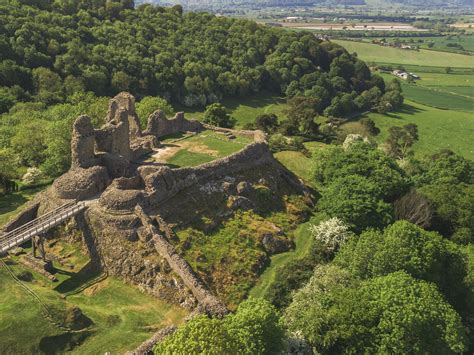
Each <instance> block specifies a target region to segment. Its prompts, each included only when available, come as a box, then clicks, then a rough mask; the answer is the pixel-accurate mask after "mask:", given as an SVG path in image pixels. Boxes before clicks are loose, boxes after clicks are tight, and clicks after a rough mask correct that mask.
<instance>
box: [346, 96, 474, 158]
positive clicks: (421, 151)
mask: <svg viewBox="0 0 474 355" xmlns="http://www.w3.org/2000/svg"><path fill="white" fill-rule="evenodd" d="M366 117H370V118H372V119H373V120H374V122H375V124H376V126H377V127H379V128H380V130H381V133H380V135H378V136H377V138H376V139H377V141H378V142H379V143H382V142H384V141H385V139H386V138H387V136H388V129H389V128H390V127H392V126H403V125H406V124H408V123H415V124H416V125H417V126H418V130H419V136H420V140H419V141H418V142H417V143H415V145H414V146H413V149H414V151H415V155H416V156H418V157H421V156H423V155H425V154H432V153H435V152H436V151H439V150H440V149H450V150H452V151H454V152H456V153H458V154H461V155H463V156H464V157H466V158H468V159H471V160H472V159H474V145H473V144H472V137H474V115H473V114H472V113H467V112H459V111H453V110H440V109H437V108H434V107H430V106H426V105H422V104H419V103H416V102H413V101H410V100H405V105H404V107H403V110H401V111H400V112H394V113H389V114H387V115H381V114H378V113H369V114H367V115H366ZM353 124H354V123H353V122H351V123H349V125H353ZM356 124H357V123H356Z"/></svg>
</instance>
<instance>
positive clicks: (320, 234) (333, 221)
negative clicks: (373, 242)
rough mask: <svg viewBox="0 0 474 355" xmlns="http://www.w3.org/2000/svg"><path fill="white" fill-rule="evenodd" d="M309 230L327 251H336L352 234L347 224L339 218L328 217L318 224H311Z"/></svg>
mask: <svg viewBox="0 0 474 355" xmlns="http://www.w3.org/2000/svg"><path fill="white" fill-rule="evenodd" d="M309 232H310V233H311V235H312V237H313V238H314V239H315V240H317V241H319V242H321V243H322V244H323V245H324V246H325V247H326V249H327V250H328V252H329V253H334V252H336V251H337V250H338V249H339V247H340V246H341V245H343V244H344V243H345V242H346V241H347V240H348V239H349V238H350V237H351V236H352V232H351V231H350V229H349V226H347V225H346V224H345V223H344V222H343V221H341V220H340V219H339V218H330V219H328V220H326V221H323V222H321V223H319V224H318V225H314V224H311V225H310V226H309Z"/></svg>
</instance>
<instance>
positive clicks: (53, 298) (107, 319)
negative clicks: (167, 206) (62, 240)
mask: <svg viewBox="0 0 474 355" xmlns="http://www.w3.org/2000/svg"><path fill="white" fill-rule="evenodd" d="M63 248H64V249H63ZM60 254H67V255H70V258H69V260H68V262H71V263H73V264H74V265H75V266H74V268H72V269H70V268H67V269H65V268H64V267H62V273H61V274H57V276H58V278H59V282H58V283H51V282H50V281H48V280H47V279H45V278H44V277H42V276H41V275H39V274H36V273H33V274H34V277H35V280H34V282H30V283H26V284H27V285H28V286H29V287H30V288H31V289H33V290H34V291H35V292H36V293H37V294H38V295H39V296H40V298H41V300H42V301H43V302H44V303H46V304H48V305H49V306H50V307H52V308H53V309H57V310H60V312H59V313H58V314H60V313H61V311H64V309H65V308H66V307H67V306H77V307H79V308H80V309H81V310H82V311H83V313H84V314H85V315H86V316H87V317H89V318H90V319H92V321H93V322H94V325H93V326H92V328H91V330H92V332H93V334H92V335H91V336H89V337H87V338H86V339H85V340H84V342H83V343H82V344H80V345H79V346H77V347H75V348H74V349H72V350H73V351H72V353H76V354H100V353H104V352H106V351H111V352H112V353H119V352H124V351H125V350H131V349H133V348H134V347H135V346H137V345H138V344H140V343H141V342H143V341H144V340H146V339H147V338H148V337H149V336H150V335H151V334H152V333H153V332H154V331H156V330H157V329H159V328H161V327H164V326H167V325H170V324H177V323H179V322H181V321H182V319H183V318H184V316H185V312H184V311H183V310H182V309H179V308H177V307H174V306H171V305H169V304H166V303H164V302H161V301H159V300H156V299H155V298H153V297H151V296H148V295H145V294H143V293H141V292H140V291H138V290H137V289H136V288H135V287H132V286H129V285H126V284H124V283H123V282H121V281H119V280H117V279H115V278H111V277H109V278H107V279H105V280H103V281H101V282H99V283H96V284H94V285H93V286H92V287H90V288H87V289H86V290H84V291H83V292H81V293H78V294H77V295H71V296H69V297H67V298H64V296H62V294H64V295H67V292H68V291H71V290H73V289H74V288H75V287H77V286H80V285H81V284H82V282H83V281H87V280H89V281H90V278H91V277H92V276H93V275H90V274H87V275H84V274H82V275H81V269H82V268H83V267H84V265H85V263H87V262H88V260H87V258H84V257H82V256H80V254H78V253H77V249H75V248H72V247H70V246H67V245H63V246H62V247H61V248H60ZM56 267H58V265H56ZM11 269H12V270H13V271H14V273H15V274H18V273H19V272H21V271H23V270H26V269H25V268H24V267H23V266H21V265H20V264H19V265H15V266H12V267H11ZM82 270H84V269H82ZM0 285H1V286H2V287H0V299H2V302H1V303H0V314H1V315H2V317H0V344H2V350H3V351H5V352H6V353H11V354H28V353H40V352H45V351H46V352H48V351H49V352H50V353H54V352H63V351H64V348H63V346H65V345H66V343H67V342H68V341H70V339H69V336H68V335H67V334H65V333H64V331H62V330H60V329H58V328H56V327H54V326H53V325H51V324H50V323H49V322H48V321H46V320H45V319H44V318H43V316H42V314H41V312H40V307H39V305H38V303H36V302H35V301H34V300H33V299H32V298H31V296H29V295H28V294H27V293H26V292H25V291H24V290H23V289H22V288H21V287H20V286H19V285H18V284H16V283H14V282H13V280H12V279H11V278H10V277H9V276H8V274H7V273H6V271H5V270H4V269H3V268H1V267H0ZM12 295H14V296H13V297H12ZM19 329H21V333H19ZM19 334H21V340H22V341H21V342H20V341H19Z"/></svg>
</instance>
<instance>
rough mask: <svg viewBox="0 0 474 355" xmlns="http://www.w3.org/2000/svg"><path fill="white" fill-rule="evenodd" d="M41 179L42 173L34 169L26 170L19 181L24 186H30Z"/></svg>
mask: <svg viewBox="0 0 474 355" xmlns="http://www.w3.org/2000/svg"><path fill="white" fill-rule="evenodd" d="M42 177H43V172H42V171H41V170H40V169H38V168H35V167H32V168H28V169H27V170H26V173H25V175H23V177H22V178H21V181H22V182H23V183H24V184H26V185H32V184H34V183H35V182H38V180H40V179H41V178H42Z"/></svg>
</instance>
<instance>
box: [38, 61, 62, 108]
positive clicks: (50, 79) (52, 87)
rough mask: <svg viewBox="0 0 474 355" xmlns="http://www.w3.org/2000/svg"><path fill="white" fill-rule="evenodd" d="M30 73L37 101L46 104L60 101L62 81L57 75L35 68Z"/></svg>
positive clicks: (46, 69)
mask: <svg viewBox="0 0 474 355" xmlns="http://www.w3.org/2000/svg"><path fill="white" fill-rule="evenodd" d="M32 73H33V82H34V85H35V89H36V98H37V100H38V101H42V102H45V103H46V104H53V103H57V102H61V101H62V99H63V87H62V80H61V77H60V76H59V75H58V74H56V73H55V72H53V71H51V70H50V69H48V68H36V69H33V71H32Z"/></svg>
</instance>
